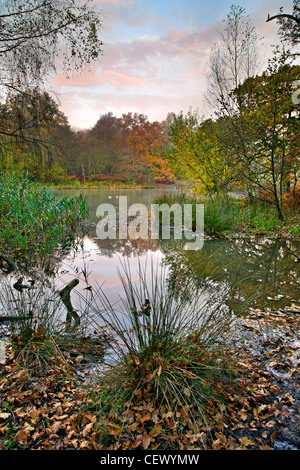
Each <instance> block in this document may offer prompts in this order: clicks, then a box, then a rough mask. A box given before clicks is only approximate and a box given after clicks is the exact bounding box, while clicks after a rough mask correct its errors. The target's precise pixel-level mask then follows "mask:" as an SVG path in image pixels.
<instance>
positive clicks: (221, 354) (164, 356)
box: [90, 263, 231, 424]
mask: <svg viewBox="0 0 300 470" xmlns="http://www.w3.org/2000/svg"><path fill="white" fill-rule="evenodd" d="M119 275H120V279H121V282H122V286H123V296H121V297H120V299H119V302H118V303H111V302H110V300H109V299H108V297H107V296H106V294H105V291H104V289H103V288H102V287H101V286H98V289H97V290H96V292H95V293H94V296H93V300H92V301H91V304H90V311H91V312H94V314H95V315H97V316H98V321H99V324H101V325H103V326H105V328H106V330H107V336H108V337H110V338H114V340H113V341H112V342H111V343H110V347H111V356H110V361H109V369H108V370H107V371H106V372H105V373H104V374H103V375H102V376H101V377H99V379H98V384H100V388H101V392H100V393H99V397H98V399H99V401H98V403H99V405H100V409H103V410H105V409H106V407H107V406H108V407H109V408H112V407H114V406H121V407H123V406H124V404H125V403H128V402H134V401H135V400H137V401H138V400H141V399H147V398H148V399H150V400H151V401H152V402H153V403H154V404H156V405H159V406H160V407H166V408H167V409H169V410H173V411H174V410H176V409H177V407H178V406H179V407H181V409H184V410H185V413H186V418H187V419H188V420H189V422H190V423H191V424H195V422H194V421H195V420H199V419H200V421H201V420H202V421H201V422H202V423H203V421H204V420H205V414H206V412H207V409H208V408H207V404H208V403H209V404H210V405H209V406H211V405H212V403H213V402H214V400H216V399H219V398H220V396H221V394H222V387H223V385H224V384H225V383H226V382H227V381H230V375H231V369H230V365H229V364H230V357H229V355H228V351H227V349H226V348H227V347H226V346H225V341H222V338H223V336H224V334H225V332H226V331H227V329H228V327H229V325H230V320H231V314H230V312H229V311H228V310H227V308H226V307H225V306H224V304H223V303H222V302H217V301H216V300H215V299H207V298H206V299H204V298H201V297H199V296H198V295H197V294H198V292H197V290H195V286H194V285H193V284H192V283H191V282H190V280H189V279H186V281H185V282H186V288H185V289H184V290H183V292H184V294H182V295H180V296H178V295H177V294H176V292H174V291H172V289H170V288H168V287H169V286H168V282H167V276H166V271H165V270H164V268H161V267H160V266H156V267H155V266H154V265H153V263H151V264H150V266H148V264H147V263H146V264H145V265H144V266H142V265H141V264H140V265H139V269H138V272H137V273H131V270H130V265H129V264H128V263H124V264H123V266H122V270H121V271H120V272H119ZM136 275H138V279H137V280H134V279H136ZM196 417H197V418H196Z"/></svg>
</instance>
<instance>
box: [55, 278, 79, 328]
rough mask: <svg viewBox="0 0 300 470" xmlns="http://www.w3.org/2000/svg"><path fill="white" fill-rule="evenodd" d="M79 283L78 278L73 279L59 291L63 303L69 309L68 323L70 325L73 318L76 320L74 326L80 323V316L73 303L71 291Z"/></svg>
mask: <svg viewBox="0 0 300 470" xmlns="http://www.w3.org/2000/svg"><path fill="white" fill-rule="evenodd" d="M77 284H79V281H78V279H73V280H72V281H71V282H69V284H67V285H66V287H64V288H63V289H61V290H60V291H59V292H58V295H59V296H60V298H61V300H62V302H63V304H64V305H65V307H66V309H67V324H68V325H70V323H71V319H72V318H73V319H74V321H75V325H74V326H78V325H80V317H79V315H78V313H77V312H76V311H75V310H74V308H73V306H72V303H71V291H72V289H74V287H76V286H77Z"/></svg>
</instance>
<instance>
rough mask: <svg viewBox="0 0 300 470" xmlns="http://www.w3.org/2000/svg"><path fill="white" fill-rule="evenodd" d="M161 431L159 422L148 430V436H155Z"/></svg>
mask: <svg viewBox="0 0 300 470" xmlns="http://www.w3.org/2000/svg"><path fill="white" fill-rule="evenodd" d="M161 432H162V426H161V424H156V425H155V426H154V428H153V429H151V431H150V432H149V436H150V437H156V436H158V435H159V434H161Z"/></svg>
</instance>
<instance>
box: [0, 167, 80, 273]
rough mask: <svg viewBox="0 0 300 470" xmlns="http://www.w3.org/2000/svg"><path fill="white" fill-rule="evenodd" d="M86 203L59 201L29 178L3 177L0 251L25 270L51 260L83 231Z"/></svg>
mask: <svg viewBox="0 0 300 470" xmlns="http://www.w3.org/2000/svg"><path fill="white" fill-rule="evenodd" d="M86 214H87V209H86V206H85V201H84V199H83V198H82V197H81V196H79V197H75V198H72V199H67V198H65V197H64V198H59V197H58V196H57V194H56V193H55V192H54V191H52V190H51V189H48V188H44V187H42V186H41V185H40V184H37V183H33V182H31V181H30V179H29V178H28V176H25V177H19V176H15V175H9V174H6V173H4V174H2V175H1V176H0V251H2V252H4V253H7V254H9V255H10V256H11V258H13V259H15V260H16V262H17V263H18V261H19V260H20V259H21V260H22V263H23V264H25V265H26V266H27V265H28V264H31V265H33V264H34V263H37V262H38V261H40V260H43V261H45V260H49V257H50V256H51V254H53V252H54V251H55V250H60V249H63V248H66V247H67V246H69V245H70V243H72V242H73V241H74V240H75V239H76V236H77V235H78V233H83V231H84V226H85V224H84V220H85V217H86Z"/></svg>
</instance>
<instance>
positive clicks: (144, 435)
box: [142, 431, 151, 450]
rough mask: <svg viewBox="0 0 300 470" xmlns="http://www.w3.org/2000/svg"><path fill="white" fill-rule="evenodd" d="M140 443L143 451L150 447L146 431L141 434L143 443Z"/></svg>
mask: <svg viewBox="0 0 300 470" xmlns="http://www.w3.org/2000/svg"><path fill="white" fill-rule="evenodd" d="M142 443H143V449H145V450H146V449H148V447H149V445H150V443H151V437H150V436H148V434H147V433H146V431H145V432H144V434H143V441H142Z"/></svg>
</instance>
